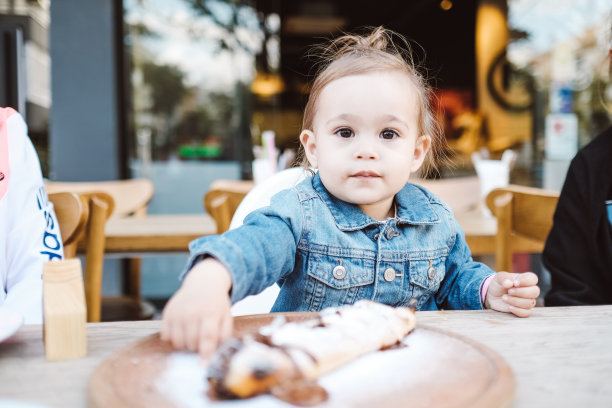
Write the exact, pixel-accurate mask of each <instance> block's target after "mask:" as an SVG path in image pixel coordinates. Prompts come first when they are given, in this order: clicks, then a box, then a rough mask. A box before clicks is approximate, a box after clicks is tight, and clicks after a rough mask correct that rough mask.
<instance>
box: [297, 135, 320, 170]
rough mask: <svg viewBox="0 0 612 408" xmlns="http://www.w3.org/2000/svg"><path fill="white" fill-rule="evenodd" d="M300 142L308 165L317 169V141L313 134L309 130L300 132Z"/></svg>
mask: <svg viewBox="0 0 612 408" xmlns="http://www.w3.org/2000/svg"><path fill="white" fill-rule="evenodd" d="M300 142H301V143H302V146H304V153H305V154H306V158H307V159H308V163H310V166H311V167H313V168H315V169H316V168H317V165H318V162H317V140H316V138H315V135H314V133H312V131H310V130H302V133H300Z"/></svg>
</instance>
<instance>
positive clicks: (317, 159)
mask: <svg viewBox="0 0 612 408" xmlns="http://www.w3.org/2000/svg"><path fill="white" fill-rule="evenodd" d="M393 35H394V34H393V33H391V32H389V31H387V30H385V29H383V28H377V29H375V30H373V31H372V32H371V33H370V34H369V35H367V36H363V37H362V36H353V35H346V36H343V37H341V38H339V39H337V40H335V41H333V42H332V43H331V44H330V45H329V47H328V48H326V50H325V52H324V54H323V55H324V58H325V59H326V60H327V61H328V63H327V65H326V66H324V67H323V69H322V70H321V71H320V73H319V75H318V76H317V78H316V79H315V81H314V84H313V86H312V89H311V92H310V97H309V100H308V103H307V105H306V109H305V112H304V120H303V130H302V132H301V134H300V141H301V143H302V146H303V148H304V154H305V158H306V159H307V161H308V163H309V165H310V166H311V167H312V168H313V169H316V170H317V171H316V173H315V174H314V175H313V176H312V177H309V178H307V179H306V180H304V181H303V182H302V183H300V184H298V185H297V186H296V187H294V188H292V189H288V190H284V191H282V192H280V193H278V194H277V195H275V196H274V197H273V198H272V200H271V204H270V206H268V207H266V208H263V209H260V210H257V211H254V212H253V213H251V214H249V215H248V216H247V217H246V219H245V221H244V225H243V226H242V227H240V228H237V229H234V230H231V231H228V232H226V233H224V234H223V235H220V236H211V237H202V238H199V239H197V240H195V241H193V242H192V243H191V245H190V250H191V258H190V260H189V268H188V269H189V271H188V273H187V275H186V277H185V279H184V281H183V284H182V286H181V288H180V289H179V290H178V291H177V293H176V294H175V295H174V296H173V297H172V298H171V300H170V301H169V303H168V305H167V307H166V308H165V310H164V313H163V322H162V332H161V335H162V338H163V339H165V340H168V341H170V342H171V343H172V344H173V345H174V346H175V347H177V348H187V349H189V350H194V351H199V352H200V354H201V355H202V356H203V357H206V356H208V355H209V354H210V353H211V352H212V350H214V348H215V347H216V346H217V344H218V343H219V342H220V341H222V340H223V339H225V338H226V337H228V336H229V335H230V334H231V327H232V319H231V315H230V304H231V303H234V302H237V301H238V300H241V299H243V298H244V297H246V296H248V295H253V294H256V293H259V292H261V291H263V290H264V289H265V288H266V287H268V286H270V285H272V284H274V283H275V282H278V284H279V285H280V288H281V290H280V294H279V296H278V298H277V300H276V303H275V304H274V306H273V308H272V311H273V312H277V311H319V310H321V309H323V308H326V307H329V306H339V305H343V304H352V303H354V302H356V301H357V300H359V299H371V300H374V301H377V302H381V303H385V304H388V305H393V306H400V305H404V306H406V305H409V304H410V302H411V301H412V300H413V299H414V300H415V301H416V307H417V309H419V310H437V309H482V308H491V309H495V310H498V311H502V312H510V313H514V314H515V315H517V316H523V317H527V316H529V314H530V309H531V308H532V307H533V306H534V305H535V298H536V297H537V296H538V294H539V289H538V287H537V286H536V284H537V277H536V275H534V274H532V273H526V274H520V275H519V274H509V273H505V272H501V273H498V274H495V272H494V271H492V270H491V269H489V268H488V267H487V266H486V265H484V264H482V263H478V262H474V261H473V260H472V257H471V254H470V249H469V248H468V246H467V244H466V242H465V237H464V233H463V231H462V230H461V228H460V227H459V225H458V224H457V221H456V220H455V219H454V217H453V213H452V211H451V209H450V208H449V207H448V205H446V204H445V203H444V202H442V201H441V200H440V199H439V198H437V197H436V196H434V195H433V194H432V193H430V192H429V191H427V190H426V189H424V188H422V187H420V186H417V185H415V184H411V183H409V182H408V178H409V177H410V174H411V173H414V172H416V171H417V170H418V169H419V168H420V167H421V166H422V165H423V164H424V162H426V161H427V162H426V164H425V165H426V166H428V165H429V166H431V165H432V163H433V160H432V158H431V156H432V155H431V153H430V151H431V150H432V149H430V148H431V146H432V144H437V143H440V141H441V140H442V139H441V138H442V135H441V133H440V131H439V130H438V127H437V125H436V122H435V120H434V116H433V112H432V108H431V106H430V99H431V98H430V92H431V91H430V89H429V88H428V86H427V84H426V81H425V79H424V78H423V77H422V76H421V75H420V74H419V73H418V72H417V70H416V68H415V67H414V65H413V64H412V62H411V60H410V58H409V56H407V55H404V54H406V53H407V51H401V50H400V49H399V48H398V47H397V44H394V43H393V41H392V36H393Z"/></svg>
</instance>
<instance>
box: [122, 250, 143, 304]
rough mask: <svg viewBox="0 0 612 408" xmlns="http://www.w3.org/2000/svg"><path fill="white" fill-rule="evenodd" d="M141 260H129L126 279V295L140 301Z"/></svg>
mask: <svg viewBox="0 0 612 408" xmlns="http://www.w3.org/2000/svg"><path fill="white" fill-rule="evenodd" d="M141 266H142V259H141V258H130V259H128V268H127V269H128V270H127V271H126V272H127V277H126V279H125V293H126V294H127V295H129V296H131V297H133V298H136V299H140V284H141V281H140V269H141Z"/></svg>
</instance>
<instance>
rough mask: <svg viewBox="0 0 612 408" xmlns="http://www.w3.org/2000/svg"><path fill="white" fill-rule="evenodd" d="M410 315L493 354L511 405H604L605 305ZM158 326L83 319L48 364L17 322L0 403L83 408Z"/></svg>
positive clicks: (607, 361) (609, 392)
mask: <svg viewBox="0 0 612 408" xmlns="http://www.w3.org/2000/svg"><path fill="white" fill-rule="evenodd" d="M417 319H418V322H419V324H422V325H428V326H433V327H437V328H440V329H444V330H449V331H452V332H455V333H457V334H460V335H463V336H465V337H468V338H471V339H473V340H476V341H478V342H480V343H482V344H484V345H486V346H488V347H490V348H491V349H493V350H495V351H496V352H497V353H499V354H500V355H501V356H502V357H503V358H504V359H505V360H506V362H507V363H508V364H509V365H510V367H511V368H512V370H513V372H514V375H515V377H516V383H517V389H516V398H515V403H514V406H515V407H571V408H576V407H610V405H611V403H612V347H610V345H611V344H612V306H582V307H555V308H553V307H550V308H536V309H535V310H534V313H533V316H532V317H531V318H529V319H520V318H516V317H513V316H511V315H507V314H503V313H498V312H493V311H489V310H487V311H442V312H418V313H417ZM159 327H160V322H159V321H141V322H116V323H90V324H88V325H87V336H88V355H87V357H85V358H81V359H77V360H67V361H59V362H48V361H46V359H45V357H44V348H43V343H42V332H41V327H40V326H36V325H34V326H23V327H22V328H21V329H19V331H18V332H17V333H16V334H15V335H14V336H13V337H11V338H10V339H8V340H5V341H4V342H3V343H0V406H2V399H3V398H5V399H9V398H10V399H18V400H20V401H22V402H30V403H38V404H43V405H44V406H49V407H62V408H71V407H85V406H86V387H87V383H88V381H89V377H90V375H91V374H92V373H93V371H94V370H95V368H96V367H97V366H98V364H100V363H101V362H102V361H103V360H104V359H105V358H106V357H108V356H110V355H111V354H112V353H113V352H114V351H116V350H117V349H119V348H120V347H122V346H124V345H126V344H128V343H130V342H132V341H135V340H137V339H140V338H142V337H145V336H147V335H150V334H153V333H156V332H158V331H159ZM364 375H365V374H364Z"/></svg>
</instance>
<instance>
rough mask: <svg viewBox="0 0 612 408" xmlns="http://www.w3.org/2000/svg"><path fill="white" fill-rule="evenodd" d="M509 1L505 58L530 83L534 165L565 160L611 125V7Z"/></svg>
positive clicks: (593, 1) (593, 0) (563, 0)
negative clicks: (508, 28) (508, 38)
mask: <svg viewBox="0 0 612 408" xmlns="http://www.w3.org/2000/svg"><path fill="white" fill-rule="evenodd" d="M508 6H509V10H508V22H509V26H510V42H509V44H508V51H507V55H508V60H509V61H510V63H511V65H512V67H513V72H514V73H521V74H523V75H524V76H526V77H528V78H529V79H530V81H531V83H532V86H533V89H532V97H531V99H532V100H531V102H532V104H533V116H534V117H533V120H534V124H533V135H532V137H533V139H534V141H535V143H534V148H535V150H536V152H535V153H536V155H535V156H534V157H535V163H533V164H537V163H538V162H539V161H541V160H544V161H546V160H569V159H571V158H572V157H573V155H574V154H575V153H576V151H577V149H579V148H580V147H582V146H584V145H585V144H586V143H588V142H589V141H590V140H592V139H593V138H594V137H595V136H596V135H597V134H598V133H600V132H601V131H603V130H604V129H605V128H606V127H607V126H609V124H610V113H611V112H612V102H611V101H612V83H611V81H610V55H609V50H610V48H611V46H612V6H611V5H610V2H609V1H607V0H589V1H580V2H576V1H571V0H509V1H508ZM515 78H516V76H515Z"/></svg>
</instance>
